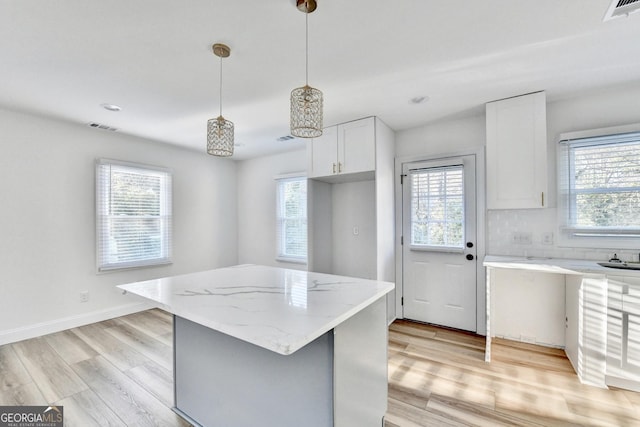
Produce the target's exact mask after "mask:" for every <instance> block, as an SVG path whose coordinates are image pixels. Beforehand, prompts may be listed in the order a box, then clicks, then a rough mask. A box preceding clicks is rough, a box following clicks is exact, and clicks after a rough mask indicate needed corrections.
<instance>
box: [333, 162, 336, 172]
mask: <svg viewBox="0 0 640 427" xmlns="http://www.w3.org/2000/svg"><path fill="white" fill-rule="evenodd" d="M333 173H336V164H335V163H334V164H333Z"/></svg>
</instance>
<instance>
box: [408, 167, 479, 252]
mask: <svg viewBox="0 0 640 427" xmlns="http://www.w3.org/2000/svg"><path fill="white" fill-rule="evenodd" d="M438 172H444V173H445V174H448V173H449V172H459V173H460V194H459V195H455V197H453V196H451V194H450V193H448V192H447V193H445V194H444V195H443V196H442V198H443V199H444V200H445V207H444V212H445V214H446V213H447V210H448V207H449V203H448V202H449V200H451V199H453V198H456V199H460V209H461V221H460V227H461V233H462V236H461V239H460V245H458V246H456V245H452V244H442V245H437V244H432V243H417V242H415V241H414V237H415V236H414V210H413V201H414V196H413V193H414V177H415V176H416V175H420V174H422V173H438ZM408 175H409V176H408V178H409V180H408V181H409V188H410V190H409V191H410V193H409V194H410V197H411V214H410V221H411V227H410V237H409V246H410V248H411V250H416V251H435V252H454V253H462V252H464V242H465V241H466V232H467V230H466V224H465V209H466V206H465V176H464V175H465V170H464V164H463V163H462V162H460V164H453V163H452V164H448V165H444V166H433V167H426V168H420V169H413V170H410V171H409V173H408ZM447 183H448V181H445V185H446V184H447ZM428 190H429V189H427V192H428ZM418 191H419V189H418ZM431 198H432V196H431V195H430V194H428V195H427V203H429V200H430V199H431ZM417 203H419V201H417ZM430 222H440V223H443V224H444V226H445V227H444V228H445V229H448V226H449V224H453V222H449V221H448V218H444V219H443V220H440V221H426V222H425V223H426V224H427V226H428V224H429V223H430Z"/></svg>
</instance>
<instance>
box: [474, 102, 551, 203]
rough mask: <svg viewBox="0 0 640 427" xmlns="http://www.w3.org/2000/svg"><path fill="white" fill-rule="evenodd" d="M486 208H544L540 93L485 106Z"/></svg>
mask: <svg viewBox="0 0 640 427" xmlns="http://www.w3.org/2000/svg"><path fill="white" fill-rule="evenodd" d="M486 118H487V208H488V209H529V208H543V207H546V206H547V200H546V197H547V119H546V97H545V93H544V92H536V93H533V94H529V95H523V96H517V97H515V98H509V99H504V100H500V101H494V102H490V103H488V104H487V115H486Z"/></svg>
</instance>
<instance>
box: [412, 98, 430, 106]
mask: <svg viewBox="0 0 640 427" xmlns="http://www.w3.org/2000/svg"><path fill="white" fill-rule="evenodd" d="M428 100H429V97H428V96H415V97H413V98H411V99H410V100H409V104H416V105H417V104H424V103H425V102H427V101H428Z"/></svg>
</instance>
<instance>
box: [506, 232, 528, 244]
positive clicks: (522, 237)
mask: <svg viewBox="0 0 640 427" xmlns="http://www.w3.org/2000/svg"><path fill="white" fill-rule="evenodd" d="M531 240H532V234H531V233H525V232H517V233H513V234H512V235H511V243H513V244H515V245H530V244H531Z"/></svg>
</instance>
